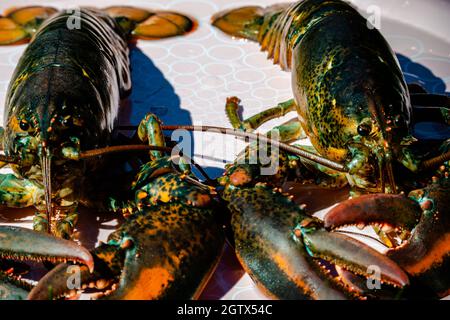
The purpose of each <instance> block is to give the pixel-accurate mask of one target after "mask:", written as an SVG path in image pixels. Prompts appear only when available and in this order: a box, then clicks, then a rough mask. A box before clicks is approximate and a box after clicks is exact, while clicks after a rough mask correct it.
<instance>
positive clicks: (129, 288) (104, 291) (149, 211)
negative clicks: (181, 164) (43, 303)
mask: <svg viewBox="0 0 450 320" xmlns="http://www.w3.org/2000/svg"><path fill="white" fill-rule="evenodd" d="M205 210H206V211H205ZM223 244H224V238H223V231H222V230H221V226H220V224H219V223H217V220H216V218H215V216H214V212H213V211H212V210H211V211H208V209H205V208H198V207H191V206H186V205H182V204H180V203H170V204H161V205H158V206H157V207H156V206H154V207H148V208H145V209H144V210H142V211H140V212H138V213H136V214H135V215H134V216H132V217H131V218H130V219H128V220H127V221H125V223H124V224H123V225H122V226H121V227H120V228H119V229H118V230H117V231H115V232H114V233H112V234H111V235H110V237H109V239H108V242H107V243H106V244H102V245H100V246H99V247H98V248H96V249H94V250H93V252H92V255H93V256H94V260H95V271H94V272H93V273H92V274H89V273H88V272H87V269H81V283H83V284H84V286H86V285H88V286H89V287H97V289H100V290H101V292H100V294H99V295H98V296H97V298H107V299H132V300H143V299H145V300H149V299H191V298H196V297H197V296H198V295H199V294H200V293H201V290H202V289H203V286H204V285H205V284H206V282H207V280H208V279H209V277H210V275H211V274H212V272H213V271H214V269H215V266H216V264H217V262H218V259H219V258H220V254H221V250H222V248H223ZM67 268H68V265H65V264H62V265H60V266H58V267H56V268H55V269H53V270H52V271H50V272H49V273H48V274H47V275H46V276H45V277H44V278H42V279H41V281H40V282H39V283H38V285H37V286H36V287H35V288H34V289H33V290H32V292H31V293H30V296H29V298H30V299H49V298H51V297H50V296H49V295H48V292H49V290H48V289H49V288H53V295H54V296H55V297H58V296H62V295H64V294H65V293H66V292H67V288H66V287H65V285H64V284H65V283H66V282H67V280H68V278H69V277H70V276H71V274H70V272H67ZM84 286H83V287H84ZM80 289H81V288H80Z"/></svg>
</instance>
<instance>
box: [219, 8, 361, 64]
mask: <svg viewBox="0 0 450 320" xmlns="http://www.w3.org/2000/svg"><path fill="white" fill-rule="evenodd" d="M343 12H346V13H349V12H350V13H352V14H354V9H353V7H352V6H351V5H349V4H347V3H346V2H343V1H323V0H310V1H298V2H295V3H292V4H278V5H273V6H270V7H267V8H262V7H242V8H237V9H232V10H228V11H224V12H219V13H217V14H216V15H214V16H213V18H212V24H213V25H214V26H215V27H217V28H219V29H220V30H222V31H223V32H225V33H227V34H230V35H232V36H235V37H239V38H245V39H249V40H253V41H257V42H259V43H260V45H261V50H264V51H267V52H268V58H269V59H273V62H274V63H276V64H279V65H280V66H281V68H282V69H283V70H289V69H290V68H291V59H292V50H293V48H294V47H295V46H296V45H297V44H298V43H299V42H300V41H301V39H302V38H303V36H304V35H305V33H306V32H308V31H309V30H311V29H312V28H313V27H314V26H316V25H317V24H318V23H320V21H323V19H324V18H326V17H328V16H330V15H332V14H342V13H343Z"/></svg>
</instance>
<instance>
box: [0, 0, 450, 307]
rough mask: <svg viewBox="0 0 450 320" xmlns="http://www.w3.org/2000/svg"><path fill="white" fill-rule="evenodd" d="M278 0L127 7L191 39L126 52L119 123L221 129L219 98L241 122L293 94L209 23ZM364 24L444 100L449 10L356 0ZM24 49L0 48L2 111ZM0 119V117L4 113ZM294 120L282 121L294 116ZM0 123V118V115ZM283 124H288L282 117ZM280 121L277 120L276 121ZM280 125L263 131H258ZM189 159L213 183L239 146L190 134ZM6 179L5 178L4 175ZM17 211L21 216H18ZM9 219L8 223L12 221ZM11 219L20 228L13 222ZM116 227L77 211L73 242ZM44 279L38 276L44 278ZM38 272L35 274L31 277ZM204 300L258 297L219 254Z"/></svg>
mask: <svg viewBox="0 0 450 320" xmlns="http://www.w3.org/2000/svg"><path fill="white" fill-rule="evenodd" d="M275 2H277V1H269V0H262V1H261V0H259V1H251V0H248V1H237V0H235V1H226V0H214V1H208V0H175V1H164V0H153V1H129V2H128V3H127V4H128V5H133V6H140V7H144V8H155V9H171V10H175V11H181V12H184V13H187V14H190V15H192V16H194V17H195V18H196V19H197V20H198V21H199V28H198V29H197V30H196V32H194V33H191V34H189V35H187V36H185V37H179V38H175V39H167V40H160V41H152V42H150V41H148V42H146V41H140V42H139V43H138V50H134V51H133V53H132V67H133V85H134V91H133V93H132V95H131V101H132V103H133V104H132V105H133V107H132V110H131V112H130V113H129V116H124V117H123V118H122V123H123V124H125V123H127V122H129V123H133V124H137V123H138V122H139V120H140V119H141V118H142V116H143V115H144V114H145V113H146V112H148V111H151V112H154V113H157V114H158V115H160V116H161V118H162V119H163V120H164V122H165V123H166V124H189V123H193V124H208V125H220V126H228V122H227V119H226V117H225V113H224V104H225V98H226V97H228V96H232V95H237V96H239V97H240V98H241V100H242V104H243V105H244V116H245V117H247V116H250V115H253V114H255V113H257V112H258V111H261V110H262V109H264V108H266V107H270V106H273V105H275V104H276V103H278V102H281V101H285V100H287V99H289V98H291V96H292V92H291V88H290V75H289V74H288V73H285V72H282V71H281V70H280V69H279V67H278V66H275V65H273V64H272V62H271V61H269V60H267V59H266V54H265V53H262V52H260V49H259V46H258V45H257V44H255V43H251V42H248V41H242V40H234V39H231V38H230V37H228V36H226V35H224V34H222V33H221V32H219V31H218V30H216V29H214V28H212V27H211V26H210V24H209V19H210V16H211V15H212V14H213V13H215V12H217V11H219V10H223V9H226V8H231V7H239V6H243V5H252V4H259V5H269V4H273V3H275ZM353 2H354V3H355V4H357V5H358V6H359V8H360V10H361V13H362V14H364V15H365V16H368V17H372V14H373V13H376V12H380V13H381V20H380V22H381V32H382V33H383V34H384V35H385V37H386V38H387V40H388V41H389V43H390V44H391V46H392V47H393V49H394V50H395V51H396V52H397V53H398V54H400V55H401V56H400V62H401V64H402V68H403V70H404V73H405V77H406V79H407V81H409V82H416V81H418V82H420V83H422V84H423V85H424V86H425V87H426V88H427V89H428V90H429V91H430V92H437V93H444V92H447V91H449V89H448V87H449V85H450V38H449V37H450V36H449V33H448V30H450V19H448V13H449V12H450V11H449V10H450V2H449V1H445V0H434V1H421V0H409V1H403V0H402V1H388V0H378V1H375V0H355V1H353ZM37 3H38V2H37V1H30V0H17V1H10V0H7V1H2V2H1V3H0V11H3V10H4V9H6V8H9V7H11V6H24V5H32V4H37ZM122 3H123V1H121V0H111V1H108V0H97V1H95V4H96V6H98V7H103V6H109V5H114V4H116V5H120V4H122ZM39 4H48V5H52V6H55V7H58V8H61V9H64V8H69V7H73V6H74V5H91V4H92V1H90V0H71V1H47V2H41V1H39ZM24 48H25V46H24V45H22V46H12V47H0V105H1V107H2V108H3V104H4V100H5V94H6V90H7V85H8V82H9V79H10V77H11V75H12V72H13V70H14V67H15V66H16V64H17V61H18V59H19V57H20V55H21V53H22V52H23V50H24ZM2 114H3V112H0V115H2ZM293 116H295V114H290V115H288V116H287V119H289V117H293ZM0 117H1V116H0ZM284 120H286V119H284ZM284 120H283V121H284ZM280 122H282V121H281V120H277V121H271V122H270V123H268V124H266V125H264V126H263V127H262V128H261V131H265V130H267V129H268V128H270V127H271V126H273V125H274V124H278V123H280ZM193 141H194V151H195V154H197V155H207V156H208V157H207V158H204V159H201V158H199V157H197V158H196V160H197V161H198V162H199V163H200V164H201V165H203V166H204V167H206V168H207V172H208V173H209V174H210V175H212V176H217V175H219V174H220V172H221V169H222V168H223V165H224V163H223V161H222V160H224V161H228V162H229V161H232V160H233V158H234V157H235V155H236V152H238V151H239V150H241V149H242V147H243V144H242V143H241V142H237V141H235V140H234V139H232V138H223V137H221V136H217V135H207V136H206V135H202V134H195V135H194V140H193ZM3 171H4V170H3ZM24 212H25V213H24ZM0 219H2V220H0V221H2V222H3V223H7V224H19V225H25V226H30V225H31V219H32V217H31V215H30V211H29V210H28V211H23V210H15V211H13V212H12V211H11V210H8V211H4V212H3V211H2V212H0ZM13 219H15V220H13ZM17 219H19V220H17ZM116 225H117V221H116V219H115V216H114V215H107V216H98V217H97V215H95V214H93V213H91V212H88V213H87V212H82V215H81V216H80V222H79V225H78V229H79V231H80V241H81V242H82V243H83V244H84V245H86V246H87V247H93V246H95V245H96V244H97V243H98V241H100V240H105V239H106V237H107V235H108V234H109V233H110V232H111V228H114V227H115V226H116ZM42 272H43V271H41V273H42ZM41 273H35V277H38V276H39V275H40V274H41ZM202 297H203V298H205V299H264V298H265V297H264V295H263V294H262V293H260V292H259V291H258V289H256V288H255V287H254V285H253V282H252V281H251V279H250V278H249V277H248V275H246V274H245V273H244V272H243V270H242V269H241V267H240V266H239V264H238V262H237V261H236V258H235V256H234V254H233V253H232V252H231V250H230V249H227V251H226V253H225V256H224V258H223V259H222V261H221V263H220V266H219V268H218V269H217V271H216V273H215V275H214V276H213V278H212V279H211V281H210V283H209V285H208V286H207V288H206V290H205V292H204V294H203V296H202Z"/></svg>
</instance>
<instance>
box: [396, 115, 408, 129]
mask: <svg viewBox="0 0 450 320" xmlns="http://www.w3.org/2000/svg"><path fill="white" fill-rule="evenodd" d="M394 125H395V126H396V127H404V126H406V120H405V118H404V117H403V116H402V115H397V116H396V117H395V118H394Z"/></svg>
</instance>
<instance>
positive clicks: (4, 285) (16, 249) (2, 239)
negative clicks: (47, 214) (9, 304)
mask: <svg viewBox="0 0 450 320" xmlns="http://www.w3.org/2000/svg"><path fill="white" fill-rule="evenodd" d="M0 258H2V259H7V260H9V259H14V260H27V261H30V260H34V261H50V262H63V261H74V262H79V263H82V264H84V265H86V266H87V267H86V270H88V272H89V271H92V270H93V268H94V263H93V258H92V256H91V254H90V253H89V251H87V250H86V249H84V248H83V247H81V246H79V245H77V244H76V243H75V242H73V241H68V240H63V239H58V238H55V237H53V236H51V235H48V234H44V233H41V232H36V231H33V230H30V229H25V228H19V227H14V226H0ZM30 289H31V286H30V284H28V283H26V282H24V281H22V280H20V279H19V278H18V277H15V276H14V272H13V271H12V272H9V273H8V274H4V273H2V272H0V300H6V299H25V298H26V296H27V294H28V291H29V290H30Z"/></svg>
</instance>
